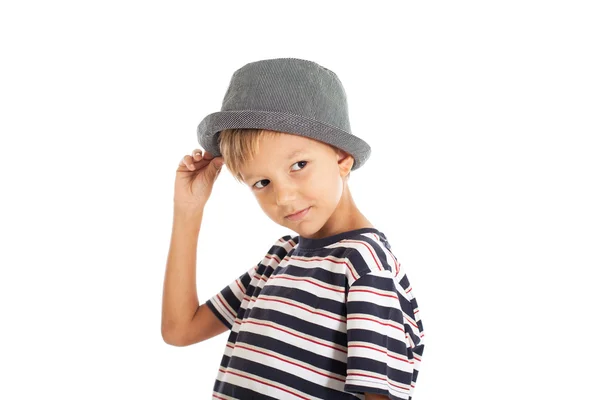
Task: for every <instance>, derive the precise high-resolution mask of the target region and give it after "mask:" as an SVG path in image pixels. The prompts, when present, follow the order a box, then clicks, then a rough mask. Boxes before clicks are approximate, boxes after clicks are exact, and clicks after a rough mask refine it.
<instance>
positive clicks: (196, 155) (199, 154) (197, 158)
mask: <svg viewBox="0 0 600 400" xmlns="http://www.w3.org/2000/svg"><path fill="white" fill-rule="evenodd" d="M202 157H203V156H202V150H200V149H194V151H192V158H193V159H194V161H200V160H202Z"/></svg>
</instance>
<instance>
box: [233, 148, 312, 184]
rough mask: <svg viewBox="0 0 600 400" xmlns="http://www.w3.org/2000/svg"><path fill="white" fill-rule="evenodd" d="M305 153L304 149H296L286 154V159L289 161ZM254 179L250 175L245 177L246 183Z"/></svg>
mask: <svg viewBox="0 0 600 400" xmlns="http://www.w3.org/2000/svg"><path fill="white" fill-rule="evenodd" d="M305 152H306V150H305V149H296V150H294V151H292V152H291V153H290V154H288V156H287V158H288V160H289V159H291V158H294V157H296V156H298V155H299V154H304V153H305ZM254 179H255V177H254V175H250V176H248V177H246V179H245V181H246V182H247V181H254Z"/></svg>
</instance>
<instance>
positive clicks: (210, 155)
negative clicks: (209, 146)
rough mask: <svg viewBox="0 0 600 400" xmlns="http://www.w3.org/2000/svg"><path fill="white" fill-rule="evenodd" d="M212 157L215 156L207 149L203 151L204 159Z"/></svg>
mask: <svg viewBox="0 0 600 400" xmlns="http://www.w3.org/2000/svg"><path fill="white" fill-rule="evenodd" d="M213 158H215V156H214V155H212V154H211V153H210V152H209V151H205V152H204V159H205V160H212V159H213Z"/></svg>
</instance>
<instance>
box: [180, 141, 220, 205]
mask: <svg viewBox="0 0 600 400" xmlns="http://www.w3.org/2000/svg"><path fill="white" fill-rule="evenodd" d="M222 166H223V157H213V155H212V154H210V153H209V152H208V151H206V152H204V154H202V150H200V149H195V150H194V151H193V152H192V155H191V156H190V155H186V156H184V157H183V158H182V159H181V161H180V162H179V166H178V168H177V173H176V176H175V196H174V199H173V200H174V203H175V208H177V209H181V210H192V211H195V210H199V209H202V208H204V206H205V205H206V202H207V201H208V198H209V197H210V194H211V192H212V187H213V184H214V183H215V180H216V179H217V177H218V176H219V173H220V172H221V168H222Z"/></svg>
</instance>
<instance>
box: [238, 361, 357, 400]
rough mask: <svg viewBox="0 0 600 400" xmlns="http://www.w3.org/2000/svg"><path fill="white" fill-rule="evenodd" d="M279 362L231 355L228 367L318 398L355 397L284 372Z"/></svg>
mask: <svg viewBox="0 0 600 400" xmlns="http://www.w3.org/2000/svg"><path fill="white" fill-rule="evenodd" d="M281 362H282V361H276V362H273V364H271V365H264V364H259V363H256V362H254V361H250V360H246V359H243V358H239V357H231V361H230V368H234V369H238V370H241V371H250V373H252V374H254V375H259V376H261V377H263V378H265V379H269V380H272V381H274V382H280V383H281V384H283V385H286V386H288V387H291V388H294V389H296V390H299V391H301V392H304V393H306V394H308V395H309V396H314V397H317V398H320V399H356V397H355V396H354V395H352V394H349V393H343V392H340V391H338V390H334V389H331V388H328V387H324V386H321V385H318V384H316V383H314V382H311V381H308V380H306V379H303V378H301V377H299V376H297V375H292V374H289V373H287V372H284V371H282V370H281V369H280V368H278V364H279V363H281Z"/></svg>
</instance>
